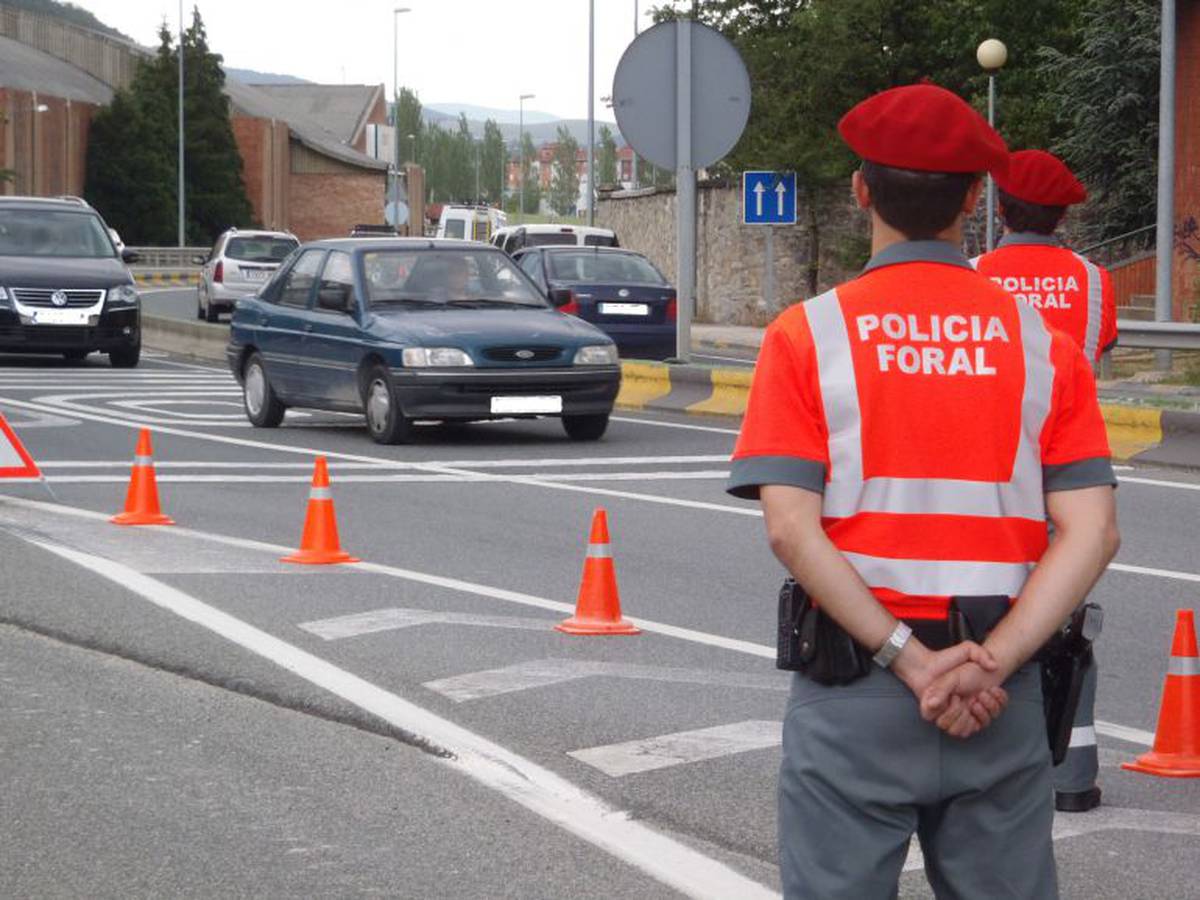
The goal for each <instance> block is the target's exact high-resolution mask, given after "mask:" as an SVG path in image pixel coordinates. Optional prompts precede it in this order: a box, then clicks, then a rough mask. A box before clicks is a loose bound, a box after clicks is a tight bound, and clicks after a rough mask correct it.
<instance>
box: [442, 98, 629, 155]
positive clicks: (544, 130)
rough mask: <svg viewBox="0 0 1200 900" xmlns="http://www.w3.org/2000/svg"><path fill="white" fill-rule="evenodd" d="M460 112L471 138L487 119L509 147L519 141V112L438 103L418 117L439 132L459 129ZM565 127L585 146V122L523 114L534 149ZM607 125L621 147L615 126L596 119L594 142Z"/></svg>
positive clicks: (619, 133) (479, 134) (476, 134)
mask: <svg viewBox="0 0 1200 900" xmlns="http://www.w3.org/2000/svg"><path fill="white" fill-rule="evenodd" d="M460 110H461V111H462V112H464V113H466V115H467V126H468V127H469V128H470V129H471V134H473V135H475V136H476V137H482V136H483V123H484V121H485V120H486V119H488V118H491V119H493V120H495V122H496V124H497V125H499V126H500V131H501V133H502V134H503V135H504V140H505V141H507V142H508V143H510V144H514V145H515V144H516V143H517V141H518V140H519V138H520V134H519V132H520V130H521V128H520V125H519V124H518V118H519V110H511V109H508V110H505V109H490V108H488V107H484V106H472V105H471V104H469V103H437V104H431V105H428V106H422V107H421V117H422V118H423V119H424V120H425V123H426V124H427V125H437V126H439V127H441V128H447V129H449V128H457V127H458V112H459V111H460ZM472 111H474V112H476V113H487V114H488V115H485V116H483V117H482V118H479V117H473V116H472V115H471V113H472ZM530 115H536V116H538V117H539V118H540V121H533V120H531V119H530V118H529V117H530ZM510 116H511V119H509V117H510ZM560 125H564V126H566V128H567V130H568V131H569V132H571V136H572V137H574V138H575V140H576V141H578V142H579V144H580V146H584V147H586V146H587V119H560V118H558V117H556V116H552V115H549V114H548V113H531V112H530V111H528V110H527V111H526V112H525V131H526V133H527V134H528V135H529V137H530V138H531V139H532V140H533V143H534V144H535V145H537V144H543V143H547V142H551V141H554V140H555V139H556V138H557V134H558V126H560ZM602 125H607V126H608V127H609V128H611V129H612V132H613V134H615V135H616V136H617V143H618V144H622V143H624V138H622V137H621V132H620V131H619V130H618V128H617V123H616V122H612V121H606V120H604V119H600V118H597V119H596V140H597V141H598V140H600V126H602Z"/></svg>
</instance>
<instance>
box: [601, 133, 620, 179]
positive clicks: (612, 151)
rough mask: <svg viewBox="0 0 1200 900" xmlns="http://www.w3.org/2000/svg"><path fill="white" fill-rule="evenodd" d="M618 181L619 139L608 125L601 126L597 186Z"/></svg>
mask: <svg viewBox="0 0 1200 900" xmlns="http://www.w3.org/2000/svg"><path fill="white" fill-rule="evenodd" d="M616 183H617V139H616V138H615V137H613V133H612V129H611V128H609V127H608V126H607V125H601V126H600V152H599V154H598V155H597V157H596V186H597V187H599V186H601V185H609V184H616Z"/></svg>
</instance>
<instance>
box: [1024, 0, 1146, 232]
mask: <svg viewBox="0 0 1200 900" xmlns="http://www.w3.org/2000/svg"><path fill="white" fill-rule="evenodd" d="M1160 18H1161V8H1160V6H1159V4H1158V3H1157V2H1155V0H1093V2H1091V3H1090V4H1089V5H1088V8H1087V9H1086V10H1085V11H1084V13H1083V15H1082V17H1081V19H1082V21H1081V27H1080V38H1081V40H1080V45H1079V48H1078V50H1077V51H1076V52H1074V53H1064V52H1061V51H1058V50H1055V49H1053V48H1047V49H1045V50H1044V51H1043V53H1042V60H1043V71H1044V74H1045V78H1046V81H1047V83H1048V84H1050V85H1051V88H1050V90H1049V99H1050V100H1051V101H1052V102H1053V103H1055V104H1056V105H1057V106H1058V108H1060V109H1062V110H1064V111H1065V119H1066V127H1065V128H1063V130H1062V131H1061V133H1060V134H1059V136H1058V139H1057V140H1055V141H1054V142H1053V145H1052V147H1051V149H1052V150H1054V151H1055V152H1057V153H1060V154H1061V155H1062V156H1063V158H1064V159H1065V160H1066V161H1067V164H1068V165H1070V166H1071V168H1072V169H1074V170H1075V172H1076V174H1077V175H1078V176H1079V178H1080V179H1081V180H1082V181H1083V182H1084V183H1085V184H1086V185H1087V186H1088V190H1089V199H1088V202H1087V205H1086V206H1084V207H1083V212H1082V215H1081V216H1080V220H1079V229H1080V235H1079V237H1080V239H1081V240H1082V241H1083V242H1086V243H1093V242H1099V241H1102V240H1105V239H1106V238H1110V237H1115V236H1116V235H1119V234H1123V233H1125V232H1127V231H1133V230H1134V229H1137V228H1140V227H1142V226H1144V225H1150V224H1153V222H1154V215H1155V194H1156V179H1157V166H1156V164H1155V160H1156V156H1157V153H1158V96H1159V90H1158V88H1159V81H1158V79H1159V24H1160Z"/></svg>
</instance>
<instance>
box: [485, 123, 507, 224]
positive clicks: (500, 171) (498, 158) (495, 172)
mask: <svg viewBox="0 0 1200 900" xmlns="http://www.w3.org/2000/svg"><path fill="white" fill-rule="evenodd" d="M480 152H481V159H480V164H479V179H480V183H481V185H482V193H483V196H484V197H485V198H487V200H488V201H489V202H490V203H492V204H493V205H495V206H499V205H500V202H501V200H502V199H503V196H502V195H503V187H502V185H503V183H504V176H505V173H506V172H507V171H508V148H507V147H506V146H505V145H504V133H503V132H502V131H501V130H500V126H499V125H497V124H496V123H495V122H494V121H493V120H491V119H488V120H487V121H486V122H484V123H483V147H482V148H481V151H480Z"/></svg>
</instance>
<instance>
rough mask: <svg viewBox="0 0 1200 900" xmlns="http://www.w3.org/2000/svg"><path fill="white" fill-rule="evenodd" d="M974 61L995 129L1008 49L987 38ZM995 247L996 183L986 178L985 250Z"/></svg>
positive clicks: (989, 122) (990, 119)
mask: <svg viewBox="0 0 1200 900" xmlns="http://www.w3.org/2000/svg"><path fill="white" fill-rule="evenodd" d="M975 59H977V60H978V61H979V65H980V66H982V67H983V70H984V71H985V72H987V76H988V124H989V125H991V126H992V127H993V128H995V127H996V73H997V72H999V71H1000V70H1001V69H1002V68H1004V64H1005V63H1006V62H1008V48H1007V47H1005V46H1004V44H1002V43H1001V42H1000V41H998V40H996V39H995V38H988V39H987V40H986V41H984V42H983V43H982V44H980V45H979V48H978V49H977V50H976V51H975ZM995 246H996V182H995V180H994V179H993V178H992V176H991V174H990V173H989V174H988V177H987V249H988V252H991V251H992V250H993V249H994V248H995Z"/></svg>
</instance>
